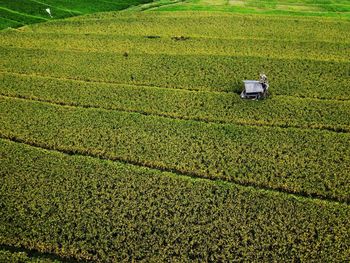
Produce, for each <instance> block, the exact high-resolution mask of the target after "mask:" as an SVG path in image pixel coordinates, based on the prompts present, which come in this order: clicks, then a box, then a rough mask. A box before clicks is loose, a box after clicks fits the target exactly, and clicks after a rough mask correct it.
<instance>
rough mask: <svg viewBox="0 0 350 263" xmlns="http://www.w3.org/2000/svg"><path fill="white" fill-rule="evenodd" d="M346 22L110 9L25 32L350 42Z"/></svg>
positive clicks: (42, 25) (40, 26)
mask: <svg viewBox="0 0 350 263" xmlns="http://www.w3.org/2000/svg"><path fill="white" fill-rule="evenodd" d="M349 27H350V22H349V21H339V20H334V19H321V18H291V17H279V16H278V17H273V16H268V17H265V16H253V15H252V16H250V15H233V14H225V13H212V12H169V13H168V12H148V13H147V12H146V13H128V12H126V13H120V12H118V13H117V12H110V13H103V14H98V13H97V14H94V15H89V16H84V17H77V18H71V19H67V20H61V21H56V22H55V23H49V24H40V25H34V26H32V27H30V28H27V29H26V32H40V33H47V32H51V33H54V32H56V33H61V34H62V33H75V34H86V33H99V34H103V33H104V34H118V35H160V36H164V37H166V36H168V37H171V36H187V37H191V36H192V37H201V36H203V37H212V38H246V37H247V36H249V38H257V39H261V38H263V39H266V38H268V39H271V40H272V39H273V40H281V39H283V40H303V41H329V42H341V43H349V36H350V33H349Z"/></svg>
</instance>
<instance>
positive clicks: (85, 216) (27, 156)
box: [0, 140, 350, 262]
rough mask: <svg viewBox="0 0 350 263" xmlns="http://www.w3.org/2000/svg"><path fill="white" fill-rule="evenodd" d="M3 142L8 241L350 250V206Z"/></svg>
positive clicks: (233, 250)
mask: <svg viewBox="0 0 350 263" xmlns="http://www.w3.org/2000/svg"><path fill="white" fill-rule="evenodd" d="M0 143H1V147H0V151H1V156H2V167H3V168H2V170H1V176H0V182H1V183H0V194H1V196H2V197H3V198H2V199H1V207H2V209H1V212H0V213H1V216H0V242H1V243H6V244H10V245H13V246H25V247H29V248H33V249H37V250H39V251H41V252H54V253H56V254H58V255H60V256H62V257H70V258H71V257H72V258H76V259H87V260H96V261H100V262H121V261H128V262H129V261H133V260H134V261H137V262H139V261H145V262H150V261H152V262H167V261H172V262H193V261H196V262H197V261H198V262H203V261H205V262H209V261H210V262H218V261H237V260H242V259H244V260H247V261H250V262H262V261H279V262H281V261H289V260H292V261H336V262H340V261H344V260H346V259H348V257H349V255H350V254H349V253H350V247H349V243H348V242H347V241H348V240H349V238H350V232H349V227H348V226H349V223H350V221H349V219H350V209H349V207H348V205H343V204H339V203H334V202H327V201H320V200H312V199H309V198H299V197H294V196H291V195H288V194H284V193H278V192H271V191H263V190H256V189H254V188H250V187H241V186H238V185H234V184H228V183H223V182H212V181H208V180H202V179H191V178H189V177H184V176H179V175H177V174H174V173H168V172H160V171H158V170H152V169H147V168H143V167H137V166H133V165H129V164H122V163H118V162H111V161H101V160H97V159H95V158H89V157H82V156H68V155H65V154H61V153H57V152H54V151H46V150H42V149H36V148H33V147H30V146H26V145H23V144H18V143H13V142H9V141H7V140H0ZM0 255H1V254H0Z"/></svg>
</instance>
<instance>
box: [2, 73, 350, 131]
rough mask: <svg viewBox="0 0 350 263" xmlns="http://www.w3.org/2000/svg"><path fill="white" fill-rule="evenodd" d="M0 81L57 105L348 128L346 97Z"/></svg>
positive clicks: (7, 77)
mask: <svg viewBox="0 0 350 263" xmlns="http://www.w3.org/2000/svg"><path fill="white" fill-rule="evenodd" d="M0 80H1V81H0V82H1V86H0V90H1V93H0V94H2V95H6V96H13V97H20V98H27V99H33V100H41V101H47V102H52V103H56V104H61V105H73V106H74V105H76V106H81V107H94V108H104V109H108V110H123V111H130V112H139V113H143V114H155V115H160V116H167V117H171V118H181V119H189V120H191V119H192V120H201V121H206V122H216V123H238V124H243V125H259V126H263V125H268V126H280V127H300V128H312V129H327V130H332V131H346V132H350V120H349V118H348V116H350V102H349V101H335V100H318V99H307V98H305V99H300V98H294V97H291V96H274V97H272V98H269V99H268V100H265V101H263V102H261V103H255V102H253V103H252V102H250V101H243V100H241V99H240V98H239V96H238V95H237V94H236V93H225V92H196V91H186V90H181V89H166V88H157V87H143V86H133V85H114V84H108V83H99V82H97V83H92V82H82V81H73V80H64V79H55V78H46V77H35V76H26V75H18V74H3V75H2V76H0ZM242 108H244V111H242V110H241V109H242Z"/></svg>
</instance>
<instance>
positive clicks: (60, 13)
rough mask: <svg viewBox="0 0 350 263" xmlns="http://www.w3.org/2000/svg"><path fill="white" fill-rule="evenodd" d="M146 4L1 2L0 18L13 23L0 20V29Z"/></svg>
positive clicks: (129, 0) (132, 0)
mask: <svg viewBox="0 0 350 263" xmlns="http://www.w3.org/2000/svg"><path fill="white" fill-rule="evenodd" d="M147 2H150V0H118V1H115V0H111V1H92V0H74V1H67V0H59V1H57V0H41V1H40V2H39V1H35V0H1V1H0V14H1V17H2V18H5V19H10V20H11V21H13V23H10V24H9V23H8V22H7V21H4V20H2V19H1V20H0V29H4V28H7V27H18V26H21V25H25V24H32V23H38V22H44V21H47V20H53V19H61V18H66V17H71V16H76V15H83V14H89V13H94V12H101V11H113V10H114V11H115V10H122V9H125V8H127V7H130V6H132V5H139V4H141V3H147ZM47 8H50V10H51V14H52V16H53V17H52V18H51V17H50V16H49V14H48V13H47V12H46V9H47ZM18 23H20V24H18Z"/></svg>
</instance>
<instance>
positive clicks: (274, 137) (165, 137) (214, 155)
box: [0, 98, 350, 202]
mask: <svg viewBox="0 0 350 263" xmlns="http://www.w3.org/2000/svg"><path fill="white" fill-rule="evenodd" d="M0 109H1V112H3V114H2V116H1V135H2V136H3V137H6V138H16V139H18V140H23V141H25V142H27V143H29V144H35V145H40V146H42V147H45V148H53V149H60V150H64V151H67V152H78V153H84V154H88V155H92V156H101V157H103V158H108V159H116V160H123V161H126V162H131V163H137V164H142V165H146V166H149V167H154V168H159V169H165V170H176V171H179V173H184V174H190V175H193V176H196V177H204V178H212V179H221V180H227V181H232V182H237V183H240V184H245V185H256V186H259V187H263V188H268V189H276V190H281V191H286V192H290V193H297V194H299V195H306V196H315V197H318V198H326V199H332V200H338V201H344V202H349V201H350V198H349V197H350V194H349V193H350V189H349V185H350V182H349V174H348V172H347V171H348V170H349V169H348V168H349V164H350V153H349V151H350V150H349V149H350V147H349V142H350V139H349V137H350V135H349V134H345V133H344V134H341V133H338V134H337V133H333V132H332V133H331V132H324V131H322V132H321V131H315V130H313V131H311V130H309V131H306V130H297V129H280V128H266V127H247V126H236V125H229V124H225V125H219V124H213V123H203V122H193V121H182V120H174V119H167V118H162V117H156V116H143V115H140V114H132V113H125V112H110V111H106V110H97V109H81V108H75V107H61V106H55V105H50V104H46V103H39V102H30V101H23V100H18V99H9V98H8V99H5V98H2V99H1V104H0Z"/></svg>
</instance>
